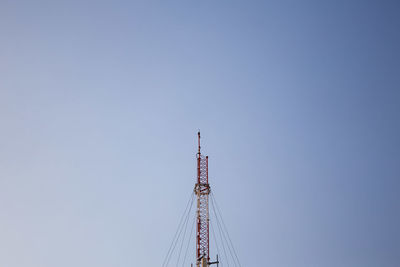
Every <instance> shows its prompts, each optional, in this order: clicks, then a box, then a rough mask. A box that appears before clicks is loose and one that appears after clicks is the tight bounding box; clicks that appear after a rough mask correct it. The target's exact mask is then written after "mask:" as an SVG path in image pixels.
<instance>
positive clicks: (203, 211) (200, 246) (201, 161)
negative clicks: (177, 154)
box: [194, 132, 210, 267]
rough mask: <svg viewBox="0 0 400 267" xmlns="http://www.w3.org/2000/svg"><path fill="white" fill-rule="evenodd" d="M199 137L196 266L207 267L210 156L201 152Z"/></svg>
mask: <svg viewBox="0 0 400 267" xmlns="http://www.w3.org/2000/svg"><path fill="white" fill-rule="evenodd" d="M197 135H198V144H199V149H198V152H197V183H196V186H195V188H194V191H195V193H196V196H197V234H196V257H197V260H196V266H197V267H205V266H208V265H209V262H210V237H209V229H210V228H209V221H210V218H209V212H208V195H209V194H210V185H209V184H208V156H203V155H201V152H200V132H198V133H197Z"/></svg>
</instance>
